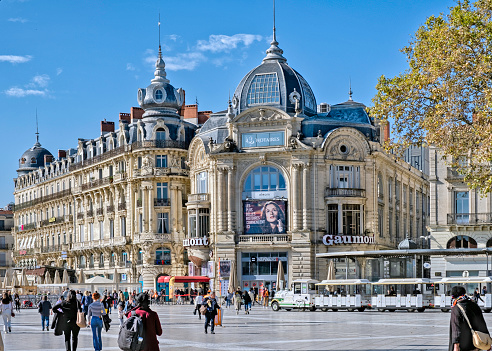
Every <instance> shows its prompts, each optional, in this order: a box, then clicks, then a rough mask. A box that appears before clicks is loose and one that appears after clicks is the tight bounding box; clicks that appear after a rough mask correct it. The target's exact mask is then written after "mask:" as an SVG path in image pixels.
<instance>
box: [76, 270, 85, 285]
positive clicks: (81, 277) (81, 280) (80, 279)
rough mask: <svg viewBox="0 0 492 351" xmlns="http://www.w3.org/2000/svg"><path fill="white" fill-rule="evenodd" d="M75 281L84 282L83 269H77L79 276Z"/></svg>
mask: <svg viewBox="0 0 492 351" xmlns="http://www.w3.org/2000/svg"><path fill="white" fill-rule="evenodd" d="M77 283H79V284H84V283H85V274H84V270H83V269H81V270H80V271H79V276H78V277H77Z"/></svg>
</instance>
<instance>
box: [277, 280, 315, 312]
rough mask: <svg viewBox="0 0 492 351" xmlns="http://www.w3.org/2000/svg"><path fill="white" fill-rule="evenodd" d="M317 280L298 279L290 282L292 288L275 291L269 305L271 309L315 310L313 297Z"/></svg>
mask: <svg viewBox="0 0 492 351" xmlns="http://www.w3.org/2000/svg"><path fill="white" fill-rule="evenodd" d="M317 283H319V281H318V280H312V279H298V280H294V281H293V282H292V290H281V291H277V292H276V293H275V296H274V297H273V299H272V301H271V303H270V305H271V306H272V310H274V311H279V310H281V309H285V310H287V311H290V310H292V309H298V310H301V311H305V310H310V311H315V310H316V307H315V306H314V299H315V297H316V294H317V293H316V284H317Z"/></svg>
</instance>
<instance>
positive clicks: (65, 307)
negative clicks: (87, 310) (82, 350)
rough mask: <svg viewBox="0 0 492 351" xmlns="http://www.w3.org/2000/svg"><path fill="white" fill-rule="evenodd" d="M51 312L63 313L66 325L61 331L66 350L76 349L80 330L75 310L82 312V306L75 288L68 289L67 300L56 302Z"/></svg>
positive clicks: (74, 350) (72, 350)
mask: <svg viewBox="0 0 492 351" xmlns="http://www.w3.org/2000/svg"><path fill="white" fill-rule="evenodd" d="M53 312H54V313H63V314H64V317H65V319H66V326H65V328H64V330H63V333H64V334H65V349H66V350H67V351H77V343H78V338H79V331H80V327H79V326H78V325H77V312H82V306H81V305H80V302H79V301H78V300H77V294H76V292H75V290H70V292H69V293H68V295H67V300H66V301H63V302H61V303H58V304H56V305H55V306H54V307H53ZM70 339H71V340H70ZM70 341H71V344H70Z"/></svg>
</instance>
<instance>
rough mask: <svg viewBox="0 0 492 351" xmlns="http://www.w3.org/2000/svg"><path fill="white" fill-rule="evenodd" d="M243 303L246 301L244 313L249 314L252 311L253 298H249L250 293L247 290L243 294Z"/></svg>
mask: <svg viewBox="0 0 492 351" xmlns="http://www.w3.org/2000/svg"><path fill="white" fill-rule="evenodd" d="M243 301H244V313H245V314H249V311H250V310H251V297H250V296H249V293H248V292H247V291H246V290H245V291H244V293H243Z"/></svg>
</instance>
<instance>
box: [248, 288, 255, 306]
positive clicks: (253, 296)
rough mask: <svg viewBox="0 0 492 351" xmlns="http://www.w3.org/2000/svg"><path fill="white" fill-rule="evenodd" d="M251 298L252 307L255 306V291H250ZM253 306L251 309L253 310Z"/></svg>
mask: <svg viewBox="0 0 492 351" xmlns="http://www.w3.org/2000/svg"><path fill="white" fill-rule="evenodd" d="M248 293H249V298H250V299H251V306H252V305H254V303H255V292H254V291H253V289H249V292H248ZM251 306H250V308H249V309H251Z"/></svg>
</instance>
